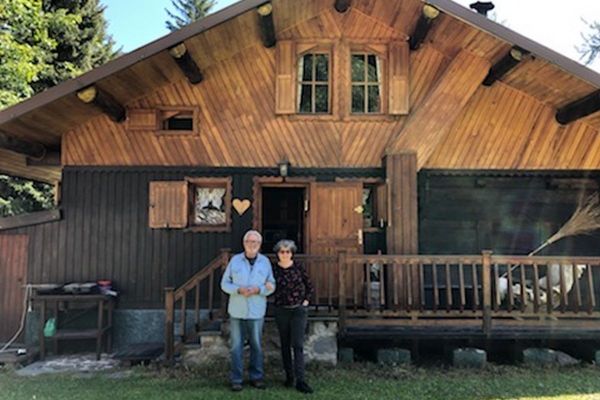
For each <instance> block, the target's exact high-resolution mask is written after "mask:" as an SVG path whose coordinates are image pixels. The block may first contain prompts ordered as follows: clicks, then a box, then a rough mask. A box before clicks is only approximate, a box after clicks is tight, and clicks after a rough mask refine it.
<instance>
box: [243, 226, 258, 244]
mask: <svg viewBox="0 0 600 400" xmlns="http://www.w3.org/2000/svg"><path fill="white" fill-rule="evenodd" d="M251 235H254V236H256V237H258V241H259V242H261V243H262V241H263V238H262V235H261V234H260V232H259V231H256V230H254V229H250V230H249V231H248V232H246V233H245V234H244V238H243V239H242V240H243V241H244V242H245V241H246V239H248V238H249V237H250V236H251Z"/></svg>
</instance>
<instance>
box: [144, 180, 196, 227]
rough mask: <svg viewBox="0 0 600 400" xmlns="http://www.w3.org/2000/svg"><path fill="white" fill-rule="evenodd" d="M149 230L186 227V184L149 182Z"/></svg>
mask: <svg viewBox="0 0 600 400" xmlns="http://www.w3.org/2000/svg"><path fill="white" fill-rule="evenodd" d="M148 216H149V225H150V228H185V227H186V226H187V225H188V183H187V182H185V181H184V182H179V181H176V182H173V181H168V182H165V181H159V182H150V204H149V210H148Z"/></svg>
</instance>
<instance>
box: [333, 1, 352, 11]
mask: <svg viewBox="0 0 600 400" xmlns="http://www.w3.org/2000/svg"><path fill="white" fill-rule="evenodd" d="M351 4H352V0H335V6H334V7H335V11H337V12H339V13H343V12H346V11H348V9H349V8H350V5H351Z"/></svg>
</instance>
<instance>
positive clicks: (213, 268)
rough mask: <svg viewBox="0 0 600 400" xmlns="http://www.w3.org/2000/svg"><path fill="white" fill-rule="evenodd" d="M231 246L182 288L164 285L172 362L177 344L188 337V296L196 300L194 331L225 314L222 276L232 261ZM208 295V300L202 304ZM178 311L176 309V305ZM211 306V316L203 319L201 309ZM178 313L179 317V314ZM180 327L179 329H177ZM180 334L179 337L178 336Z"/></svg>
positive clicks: (167, 350) (167, 342)
mask: <svg viewBox="0 0 600 400" xmlns="http://www.w3.org/2000/svg"><path fill="white" fill-rule="evenodd" d="M229 256H230V254H229V250H226V249H225V250H221V253H220V254H219V255H218V256H217V257H216V258H215V259H214V260H212V261H211V262H210V263H209V264H208V265H207V266H205V267H204V268H202V269H201V270H200V271H199V272H198V273H196V274H195V275H194V276H192V277H191V278H190V279H188V280H187V282H185V283H184V284H183V285H181V286H180V287H179V288H177V289H174V288H172V287H168V288H165V358H166V360H167V362H172V361H173V357H174V354H175V350H176V349H175V344H176V343H178V344H184V343H185V342H186V340H187V336H188V329H187V315H188V308H189V307H188V304H189V303H188V300H191V301H193V309H192V310H193V319H194V325H195V326H194V332H195V333H197V332H198V331H200V330H201V328H202V327H201V323H202V322H208V323H210V322H211V321H215V320H218V319H222V318H223V317H224V316H225V306H226V303H227V302H226V301H225V294H224V293H223V292H222V291H221V289H220V285H219V284H220V282H221V276H222V274H223V271H224V270H225V267H226V266H227V263H228V262H229ZM215 285H217V290H216V293H218V297H219V301H218V308H216V307H215ZM202 299H205V301H206V304H202ZM176 306H178V308H179V313H176V312H175V311H176V309H177V307H176ZM202 309H204V310H208V319H207V320H206V319H202V318H201V315H200V311H201V310H202ZM177 317H178V318H177ZM176 328H177V329H176ZM177 336H178V339H179V340H177V341H176V340H175V339H176V337H177Z"/></svg>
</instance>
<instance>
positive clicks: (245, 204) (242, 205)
mask: <svg viewBox="0 0 600 400" xmlns="http://www.w3.org/2000/svg"><path fill="white" fill-rule="evenodd" d="M232 204H233V208H234V209H235V211H237V213H238V214H239V215H242V214H244V213H245V212H246V210H248V209H249V208H250V205H252V203H250V200H248V199H244V200H240V199H233V203H232Z"/></svg>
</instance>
